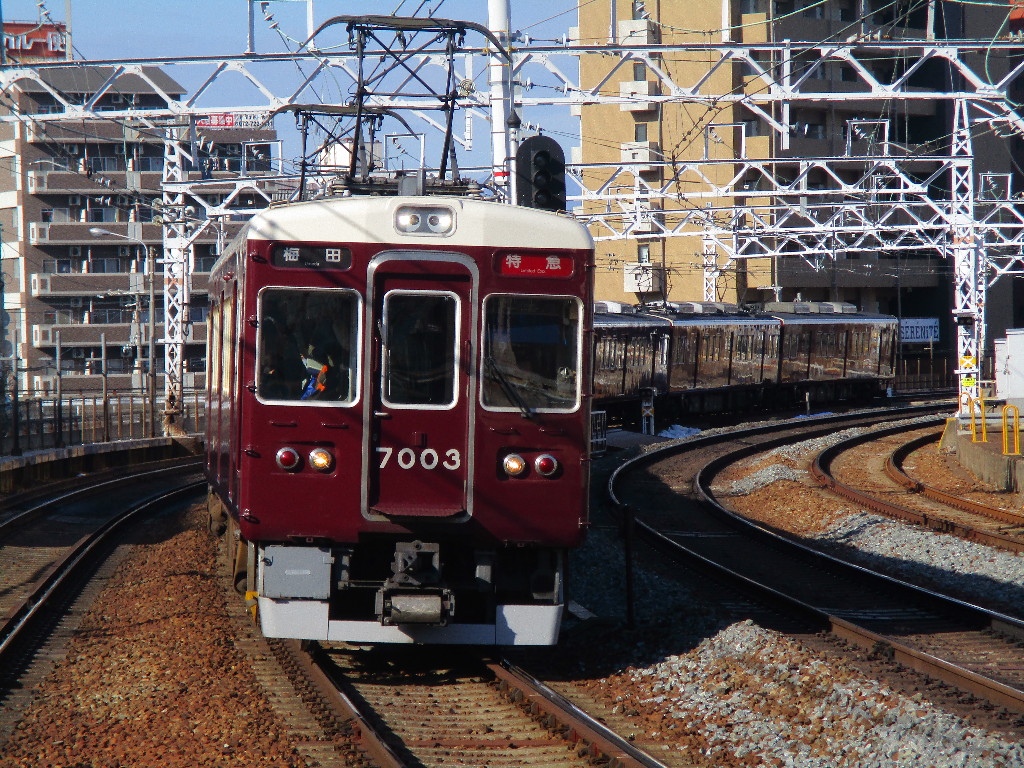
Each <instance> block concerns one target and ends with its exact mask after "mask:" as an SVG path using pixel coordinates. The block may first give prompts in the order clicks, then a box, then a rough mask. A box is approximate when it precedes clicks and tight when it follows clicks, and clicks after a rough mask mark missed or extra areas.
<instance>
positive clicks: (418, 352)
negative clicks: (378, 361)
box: [382, 291, 459, 408]
mask: <svg viewBox="0 0 1024 768" xmlns="http://www.w3.org/2000/svg"><path fill="white" fill-rule="evenodd" d="M458 317H459V301H458V297H457V296H456V295H455V294H453V293H425V292H419V291H390V292H388V294H387V295H386V296H385V297H384V328H385V339H384V350H385V353H384V373H383V375H384V388H383V393H382V394H383V401H384V404H385V405H389V406H408V405H416V406H420V407H430V406H436V407H442V408H450V407H452V406H454V405H455V402H456V400H457V390H456V387H455V370H456V367H457V365H458V355H457V354H456V351H457V350H458V345H459V333H458Z"/></svg>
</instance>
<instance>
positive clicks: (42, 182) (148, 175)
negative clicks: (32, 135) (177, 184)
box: [28, 170, 161, 195]
mask: <svg viewBox="0 0 1024 768" xmlns="http://www.w3.org/2000/svg"><path fill="white" fill-rule="evenodd" d="M100 175H101V176H102V178H104V179H109V180H110V182H111V185H112V186H109V187H108V186H106V185H105V184H100V183H99V182H98V181H96V180H95V178H90V177H88V176H86V175H85V173H84V172H82V173H78V172H75V171H63V170H47V171H29V172H28V191H29V194H32V195H42V194H65V193H66V194H87V195H89V194H96V193H99V192H102V193H104V194H107V195H109V194H110V193H111V191H112V190H113V191H115V192H116V191H117V190H125V189H143V188H145V189H159V188H160V180H161V174H160V173H159V172H139V171H128V172H125V171H124V170H121V171H111V172H103V173H102V174H100Z"/></svg>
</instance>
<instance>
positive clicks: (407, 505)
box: [221, 202, 592, 645]
mask: <svg viewBox="0 0 1024 768" xmlns="http://www.w3.org/2000/svg"><path fill="white" fill-rule="evenodd" d="M355 204H356V205H358V204H359V203H355ZM396 204H397V203H396ZM350 205H351V204H350ZM364 205H366V204H365V203H364ZM463 205H467V206H468V205H476V206H481V205H486V204H481V203H469V202H466V203H464V204H463ZM511 210H512V209H508V208H507V207H505V208H503V211H502V212H503V213H504V212H506V211H509V212H510V213H509V214H508V215H524V216H527V217H534V216H537V215H538V214H536V213H532V212H520V214H516V213H512V212H511ZM460 213H461V215H463V216H464V218H466V219H469V214H468V213H466V212H465V208H462V207H460ZM543 216H544V217H545V218H547V217H548V216H549V215H548V214H543ZM559 219H560V220H561V217H559ZM562 221H563V222H564V221H565V220H562ZM534 223H536V222H534ZM560 226H562V228H563V231H564V229H565V228H567V227H569V226H572V227H574V228H575V226H576V225H570V224H567V223H561V224H560ZM512 229H518V230H520V231H522V230H529V229H530V227H526V226H523V227H521V228H516V227H513V228H512ZM501 234H502V235H504V236H503V237H501V238H499V237H497V235H496V236H495V237H494V238H493V242H492V243H490V244H489V245H488V246H487V247H481V246H480V245H478V244H476V243H475V242H474V244H472V245H468V244H461V245H460V244H458V243H452V242H449V243H446V244H445V245H446V246H447V247H446V248H445V249H443V250H441V249H438V248H437V244H436V240H433V241H426V240H425V239H419V240H417V238H409V242H402V240H401V239H400V238H398V242H395V243H389V244H381V245H376V244H372V245H368V244H365V243H362V244H360V243H354V242H347V243H346V242H343V243H341V244H340V245H341V246H342V247H343V249H344V250H345V252H346V256H345V259H344V261H345V267H344V268H340V267H337V268H334V269H333V270H328V269H325V270H320V271H316V270H312V271H310V270H307V271H305V272H303V271H301V270H298V269H291V270H289V269H287V268H285V269H275V265H277V264H280V259H279V258H278V255H277V254H278V252H279V251H280V250H281V249H287V248H290V247H298V246H296V245H295V244H290V243H284V244H282V243H274V242H269V241H261V240H259V239H257V240H250V243H249V246H248V253H249V256H250V257H251V258H250V263H249V264H248V265H247V266H248V268H249V269H248V274H247V278H246V280H247V284H246V287H245V288H244V292H245V293H246V297H247V308H246V309H245V311H244V313H243V315H244V318H245V322H244V323H242V324H241V326H240V331H239V332H240V333H241V334H242V335H243V337H244V338H243V340H242V341H243V343H242V344H241V345H239V347H240V348H241V349H243V350H245V351H244V352H243V353H242V355H241V357H240V358H239V359H238V360H236V361H235V362H236V363H237V367H235V368H230V369H226V370H231V371H235V372H237V374H238V376H239V377H240V380H241V386H240V387H239V389H238V392H239V402H240V403H241V411H242V416H241V419H240V426H239V431H238V442H237V450H236V452H235V455H236V456H237V460H238V463H239V466H240V475H241V484H240V488H239V492H238V495H237V497H235V498H236V499H237V501H236V502H235V504H236V507H237V508H236V509H235V510H234V511H235V515H236V517H237V520H238V529H239V535H240V537H241V539H242V541H243V542H244V543H245V545H246V547H247V553H246V560H247V561H248V563H249V564H250V565H251V566H252V567H250V569H249V573H248V591H249V592H250V593H252V594H253V595H254V596H255V598H256V603H257V605H258V612H259V618H260V623H261V627H262V630H263V632H264V634H265V635H267V636H269V637H292V638H303V639H319V640H338V641H348V642H393V643H425V644H444V643H472V644H486V645H493V644H529V645H544V644H551V643H553V642H554V641H555V640H556V639H557V634H558V627H559V623H560V619H561V612H562V610H563V607H564V605H563V604H564V583H565V560H566V556H565V555H566V551H567V550H568V549H569V548H571V547H573V546H575V545H577V544H578V543H579V541H580V540H581V538H582V533H583V529H584V527H585V525H586V517H587V515H586V492H587V485H588V466H589V465H588V459H587V456H586V450H587V446H588V444H589V418H588V413H589V402H588V398H587V395H588V393H587V392H586V390H585V389H584V388H583V382H586V381H588V380H589V355H585V354H584V353H583V350H584V348H585V345H584V338H586V333H585V330H586V327H587V325H588V323H589V315H588V306H589V301H587V300H586V299H588V298H589V296H588V291H589V284H590V282H589V281H590V261H591V258H592V257H591V255H590V252H589V251H587V250H582V249H581V245H580V244H582V242H583V241H582V237H575V239H573V238H570V240H571V242H572V243H573V244H574V247H573V248H569V247H568V246H566V245H565V244H563V245H562V246H561V248H560V249H559V248H556V247H554V246H552V247H548V248H544V249H542V250H539V252H538V253H537V254H536V256H534V254H533V253H532V252H531V249H530V248H529V247H526V248H522V249H517V250H516V253H515V254H514V257H515V258H514V259H512V258H511V257H510V255H509V254H507V253H505V251H507V247H503V244H504V243H505V242H507V233H505V232H502V233H501ZM556 234H557V231H556ZM584 236H585V235H584ZM340 239H341V238H340V237H339V240H340ZM550 239H552V240H553V241H554V242H557V238H550ZM424 242H429V245H430V246H432V248H429V249H425V248H422V247H417V246H422V244H423V243H424ZM338 246H339V243H337V242H334V243H328V244H324V245H323V246H321V245H317V246H315V248H312V250H320V251H325V252H326V250H328V249H331V248H335V249H336V248H338ZM558 251H560V253H558ZM536 259H539V260H540V263H541V264H542V265H543V264H547V265H548V269H550V268H551V265H553V264H554V265H557V264H562V268H561V270H560V274H558V275H557V276H556V277H551V278H544V277H540V278H537V276H536V275H533V276H532V278H531V279H530V280H529V281H527V280H524V279H523V278H524V277H530V276H531V272H530V271H528V270H526V269H524V268H522V267H518V266H508V265H509V264H517V265H522V264H523V263H527V264H534V263H535V261H534V260H536ZM349 260H350V261H349ZM321 261H322V259H321ZM571 265H572V266H571ZM527 287H528V288H529V289H530V292H529V293H527V292H525V291H524V290H523V289H524V288H527ZM313 306H317V307H319V310H317V311H318V312H319V317H320V318H321V320H323V321H324V322H321V323H319V326H320V328H321V331H333V333H329V332H328V333H327V336H328V337H332V338H329V342H325V343H332V344H334V352H333V354H332V355H327V356H325V354H318V355H316V360H317V365H320V364H321V363H322V364H323V366H322V367H323V370H322V373H323V375H322V376H319V377H318V376H315V375H313V374H315V373H316V370H315V369H316V368H317V365H312V366H307V369H306V370H300V369H299V366H298V365H296V364H295V363H294V360H293V362H292V367H293V368H294V370H293V372H292V373H290V374H288V375H285V376H280V375H278V374H279V373H280V370H281V368H280V365H279V356H278V351H279V350H281V349H283V348H288V347H299V348H302V349H309V350H311V355H310V356H311V357H312V356H313V355H312V350H313V348H314V347H315V346H317V344H316V343H314V341H313V339H312V338H296V337H294V335H292V336H291V337H290V338H289V337H288V334H294V330H289V331H288V333H287V334H285V335H284V336H282V335H281V334H280V331H281V330H283V329H286V328H288V329H294V328H295V327H296V325H295V324H294V323H291V322H289V318H291V317H295V316H297V315H303V314H306V313H307V310H308V309H309V308H310V307H313ZM339 321H340V322H339ZM332 323H333V326H334V327H333V328H331V325H332ZM309 325H316V324H309ZM343 339H344V340H345V341H346V342H347V343H344V344H338V342H339V341H340V340H343ZM292 357H294V356H292ZM328 358H330V359H328ZM324 361H326V362H324ZM231 364H232V363H231V362H230V361H229V362H228V363H227V365H231ZM221 485H222V487H223V485H224V484H223V483H222V484H221Z"/></svg>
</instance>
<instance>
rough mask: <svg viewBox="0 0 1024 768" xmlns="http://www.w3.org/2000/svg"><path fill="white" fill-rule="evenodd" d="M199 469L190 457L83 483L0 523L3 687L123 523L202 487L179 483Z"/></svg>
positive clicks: (194, 482) (0, 684) (195, 482)
mask: <svg viewBox="0 0 1024 768" xmlns="http://www.w3.org/2000/svg"><path fill="white" fill-rule="evenodd" d="M198 466H199V464H198V462H197V461H196V460H194V459H191V460H187V461H179V462H175V464H174V466H170V467H166V466H165V467H163V468H161V469H158V470H146V471H143V472H136V473H135V474H132V475H127V476H124V477H120V478H118V479H115V480H109V481H106V482H103V483H99V484H91V485H82V486H81V487H79V488H77V489H75V490H70V491H68V490H65V491H62V492H60V493H58V494H57V495H52V496H50V497H49V498H46V499H45V500H42V501H38V502H35V503H34V504H33V506H30V507H27V508H23V509H20V510H18V511H17V512H13V513H10V514H9V515H8V517H7V519H6V520H5V521H4V522H3V524H2V525H0V541H2V542H3V544H2V546H0V559H2V562H3V563H4V567H3V569H2V570H0V669H2V670H3V671H4V674H3V676H2V677H0V688H9V687H11V686H12V685H15V684H16V682H17V675H18V674H19V673H20V671H21V670H22V669H23V668H24V665H25V663H26V662H27V659H28V657H29V656H31V653H32V652H33V649H34V648H36V647H37V646H38V645H39V644H40V643H42V642H44V640H45V634H46V630H47V627H49V626H51V625H52V624H53V622H54V621H56V620H57V619H58V618H59V615H60V611H61V606H65V605H67V604H69V602H70V600H71V599H73V597H74V595H76V594H77V593H78V592H80V591H81V589H82V588H83V586H84V583H85V582H87V581H88V579H89V577H90V574H91V573H92V572H93V571H95V569H96V567H97V565H98V563H100V562H101V561H102V560H103V558H104V557H106V555H107V553H108V552H109V551H110V549H111V547H112V544H111V542H112V541H113V540H114V539H115V538H116V537H117V536H118V534H119V533H120V532H121V531H122V530H123V529H124V527H125V526H126V525H127V524H129V523H131V522H134V521H135V520H137V519H139V518H141V517H142V516H143V515H145V514H150V513H154V512H155V511H159V510H160V509H161V507H163V506H165V505H166V504H168V503H171V502H172V501H175V500H177V499H179V498H181V497H183V496H186V495H191V494H194V493H195V492H196V491H197V490H198V489H200V488H201V487H202V486H203V483H202V482H200V481H198V480H197V479H191V480H189V481H185V482H184V483H183V481H182V477H183V476H185V475H188V474H194V472H195V470H196V469H198ZM139 484H144V487H145V491H144V494H145V496H144V500H142V501H140V500H139V499H140V490H139V487H138V486H139ZM101 492H102V493H103V496H102V497H100V496H98V494H99V493H101ZM12 501H13V500H12Z"/></svg>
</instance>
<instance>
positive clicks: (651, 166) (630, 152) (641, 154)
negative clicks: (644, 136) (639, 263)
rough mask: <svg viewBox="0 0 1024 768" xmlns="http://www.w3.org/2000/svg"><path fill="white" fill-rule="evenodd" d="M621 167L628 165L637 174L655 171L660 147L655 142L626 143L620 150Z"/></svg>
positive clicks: (659, 157)
mask: <svg viewBox="0 0 1024 768" xmlns="http://www.w3.org/2000/svg"><path fill="white" fill-rule="evenodd" d="M620 157H621V162H622V164H623V165H627V164H628V165H630V166H631V167H632V169H633V170H634V171H636V172H637V173H647V172H649V171H654V170H657V168H658V166H657V165H655V163H658V162H660V161H661V159H662V157H661V146H660V145H659V144H658V142H656V141H628V142H625V143H624V144H622V146H621V148H620Z"/></svg>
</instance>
